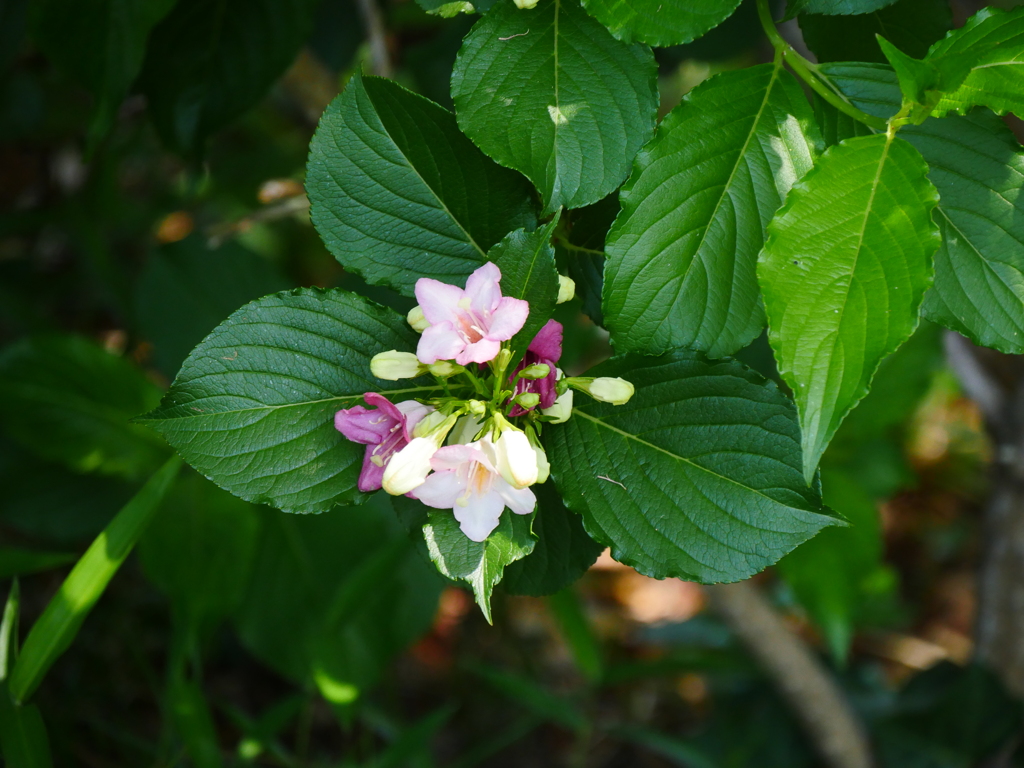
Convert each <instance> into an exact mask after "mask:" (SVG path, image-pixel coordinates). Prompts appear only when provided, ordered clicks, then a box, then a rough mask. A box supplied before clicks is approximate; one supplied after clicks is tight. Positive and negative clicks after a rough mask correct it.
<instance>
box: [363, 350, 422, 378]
mask: <svg viewBox="0 0 1024 768" xmlns="http://www.w3.org/2000/svg"><path fill="white" fill-rule="evenodd" d="M370 372H371V373H372V374H373V375H374V376H376V377H377V378H378V379H386V380H387V381H398V380H399V379H414V378H416V377H417V376H422V375H423V374H424V373H426V372H427V366H425V365H423V363H421V362H420V361H419V360H418V359H417V358H416V355H414V354H413V353H412V352H399V351H398V350H395V349H392V350H390V351H389V352H381V353H380V354H378V355H374V356H373V358H372V359H371V360H370Z"/></svg>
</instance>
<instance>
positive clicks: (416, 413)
mask: <svg viewBox="0 0 1024 768" xmlns="http://www.w3.org/2000/svg"><path fill="white" fill-rule="evenodd" d="M395 408H396V409H397V410H398V412H399V413H400V414H401V415H402V419H403V422H404V424H405V439H406V440H412V431H413V430H414V429H415V428H416V425H417V424H419V423H420V422H421V421H423V417H424V416H426V415H427V414H428V413H431V412H432V411H433V410H434V407H433V406H431V405H424V404H423V403H418V402H416V401H415V400H403V401H402V402H400V403H399V404H398V405H396V406H395Z"/></svg>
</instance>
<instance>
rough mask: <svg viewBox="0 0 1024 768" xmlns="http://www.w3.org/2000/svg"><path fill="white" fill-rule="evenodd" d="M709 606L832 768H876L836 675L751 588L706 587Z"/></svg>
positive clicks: (740, 585)
mask: <svg viewBox="0 0 1024 768" xmlns="http://www.w3.org/2000/svg"><path fill="white" fill-rule="evenodd" d="M707 591H708V595H709V597H710V598H711V605H712V606H713V607H714V608H715V609H716V610H717V611H718V612H719V613H720V614H721V615H722V616H723V617H724V618H725V620H726V621H727V622H728V624H729V626H730V627H731V628H732V630H733V631H734V632H735V633H736V634H737V635H738V636H739V637H740V639H741V640H742V641H743V642H744V643H745V644H746V646H747V647H748V648H749V649H750V652H751V653H752V654H753V655H754V657H755V658H757V660H758V662H760V664H761V666H762V668H763V669H764V671H765V672H766V673H767V674H768V676H769V677H771V679H772V680H773V681H774V683H775V684H776V686H778V689H779V691H780V692H781V693H782V695H783V697H784V698H785V699H786V701H787V702H788V703H789V706H790V707H791V708H792V710H793V712H794V713H795V714H796V715H797V717H798V718H799V719H800V721H801V722H802V723H803V725H804V729H805V731H806V732H807V735H808V736H809V737H810V739H811V741H812V742H813V743H814V746H815V747H816V748H817V750H818V752H819V753H820V754H821V756H822V757H823V758H824V759H825V761H826V763H827V764H828V765H829V766H830V768H873V766H874V759H873V758H872V756H871V749H870V746H869V744H868V739H867V736H866V734H865V732H864V728H863V726H862V725H861V722H860V720H859V719H858V717H857V715H856V714H855V713H854V711H853V709H852V708H851V707H850V704H849V702H847V700H846V698H845V697H844V695H843V693H842V691H841V690H840V689H839V687H838V685H837V684H836V682H835V679H834V678H833V677H832V675H831V674H830V673H829V672H828V671H827V670H826V669H825V667H824V665H823V664H822V663H821V662H820V661H819V660H818V658H817V657H816V656H815V655H814V654H813V653H812V652H811V650H810V648H808V647H807V644H806V643H804V642H803V640H801V639H800V638H799V637H797V636H796V635H795V634H793V633H792V632H791V631H790V630H789V629H788V628H787V627H786V625H785V624H783V622H782V619H781V618H780V616H779V615H778V613H776V611H775V609H774V608H772V606H771V604H770V603H769V602H768V601H767V600H766V599H765V598H764V596H763V595H762V594H761V592H760V591H759V590H758V588H757V587H755V586H754V585H753V584H751V583H750V582H739V583H737V584H717V585H715V586H713V587H708V590H707Z"/></svg>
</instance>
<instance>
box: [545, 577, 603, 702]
mask: <svg viewBox="0 0 1024 768" xmlns="http://www.w3.org/2000/svg"><path fill="white" fill-rule="evenodd" d="M547 603H548V610H550V611H551V615H552V616H553V617H554V619H555V622H556V623H557V624H558V629H559V631H560V633H561V635H562V638H563V639H564V640H565V643H566V645H568V646H569V650H570V651H572V657H573V661H575V662H576V667H577V668H578V669H579V671H580V672H582V673H583V675H584V677H586V678H587V680H589V681H590V682H597V681H598V680H600V679H601V677H602V676H603V675H604V659H603V654H602V652H601V643H600V641H599V640H598V638H597V634H596V633H595V632H594V629H593V627H592V626H591V625H590V620H589V619H588V618H587V613H586V610H585V608H584V606H583V602H582V601H581V600H580V598H579V595H577V594H576V593H575V592H574V591H573V590H572V589H564V590H562V591H561V592H558V593H557V594H554V595H551V597H549V598H548V601H547Z"/></svg>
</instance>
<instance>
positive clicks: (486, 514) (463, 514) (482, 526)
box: [452, 491, 505, 541]
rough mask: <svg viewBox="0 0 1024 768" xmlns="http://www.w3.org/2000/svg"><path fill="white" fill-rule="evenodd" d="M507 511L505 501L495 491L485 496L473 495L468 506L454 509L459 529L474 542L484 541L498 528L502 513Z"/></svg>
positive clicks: (484, 494) (468, 500)
mask: <svg viewBox="0 0 1024 768" xmlns="http://www.w3.org/2000/svg"><path fill="white" fill-rule="evenodd" d="M504 509H505V501H504V500H503V499H502V498H501V496H500V495H499V494H497V493H495V492H494V491H489V492H488V493H483V494H471V495H470V497H469V498H468V499H467V500H466V506H464V507H463V506H461V505H459V504H458V503H456V504H455V506H454V507H452V511H453V512H454V513H455V519H456V520H458V521H459V527H460V528H461V529H462V532H463V533H464V534H466V536H467V537H469V538H470V539H472V540H473V541H483V540H484V539H486V538H487V537H488V536H490V535H491V531H493V530H494V529H495V528H497V527H498V521H499V520H501V513H502V511H503V510H504Z"/></svg>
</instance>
